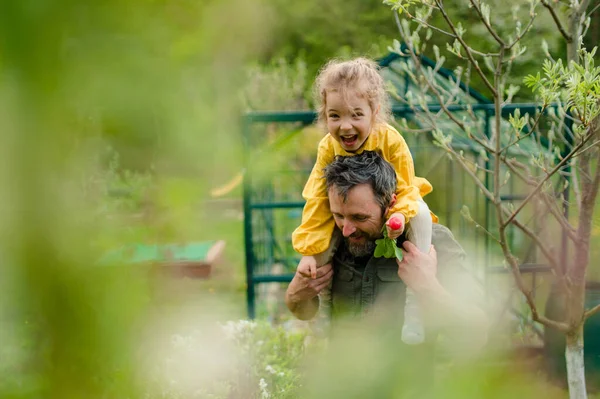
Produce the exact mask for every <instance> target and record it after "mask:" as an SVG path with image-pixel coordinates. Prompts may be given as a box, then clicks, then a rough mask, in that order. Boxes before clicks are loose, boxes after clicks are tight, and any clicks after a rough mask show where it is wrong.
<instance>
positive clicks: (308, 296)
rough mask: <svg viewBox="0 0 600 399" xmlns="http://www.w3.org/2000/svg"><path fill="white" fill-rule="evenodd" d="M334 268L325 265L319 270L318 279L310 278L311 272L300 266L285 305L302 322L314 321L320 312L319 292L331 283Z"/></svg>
mask: <svg viewBox="0 0 600 399" xmlns="http://www.w3.org/2000/svg"><path fill="white" fill-rule="evenodd" d="M332 278H333V268H332V266H331V265H330V264H329V265H325V266H323V267H320V268H318V269H317V278H315V279H313V278H311V277H310V271H309V270H301V266H298V270H296V274H295V275H294V278H293V279H292V281H291V282H290V285H288V288H287V291H286V292H285V304H286V306H287V307H288V309H289V310H290V312H292V313H293V314H294V316H296V317H297V318H299V319H300V320H310V319H312V318H313V317H314V316H315V315H316V314H317V311H318V310H319V298H318V296H317V295H319V292H321V290H322V289H323V288H325V287H327V285H328V284H329V283H330V282H331V279H332Z"/></svg>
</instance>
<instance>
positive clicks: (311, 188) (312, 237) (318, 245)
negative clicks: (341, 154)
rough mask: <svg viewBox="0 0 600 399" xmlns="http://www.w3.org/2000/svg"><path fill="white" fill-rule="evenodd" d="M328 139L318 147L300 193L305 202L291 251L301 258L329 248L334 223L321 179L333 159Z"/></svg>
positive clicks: (322, 179) (293, 237)
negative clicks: (314, 160)
mask: <svg viewBox="0 0 600 399" xmlns="http://www.w3.org/2000/svg"><path fill="white" fill-rule="evenodd" d="M330 140H331V139H330V136H329V135H327V136H325V137H324V138H323V139H322V140H321V142H320V143H319V149H318V151H317V161H316V162H315V165H314V167H313V169H312V171H311V173H310V176H309V178H308V181H307V182H306V185H305V186H304V190H303V191H302V196H303V197H304V199H305V200H306V204H305V205H304V209H303V211H302V222H301V224H300V226H299V227H298V228H297V229H296V230H295V231H294V232H293V233H292V245H293V247H294V250H295V251H297V252H298V253H300V254H302V255H316V254H320V253H322V252H325V250H326V249H327V248H328V247H329V243H330V241H331V235H332V234H333V229H334V227H335V222H334V220H333V216H332V215H331V211H330V210H329V199H328V197H327V185H326V182H325V179H324V178H323V169H324V168H325V166H327V165H329V164H330V163H331V162H332V161H333V158H334V151H333V147H332V146H331V142H330Z"/></svg>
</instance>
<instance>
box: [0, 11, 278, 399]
mask: <svg viewBox="0 0 600 399" xmlns="http://www.w3.org/2000/svg"><path fill="white" fill-rule="evenodd" d="M267 16H268V9H267V8H266V7H265V6H264V5H263V4H261V2H260V1H239V0H231V1H229V0H227V1H186V0H182V1H155V0H152V1H137V0H125V1H121V0H120V1H110V0H109V1H98V2H78V1H71V0H63V1H61V0H54V1H46V0H42V1H36V0H25V1H17V2H14V1H3V2H0V105H1V106H0V143H1V145H0V192H1V193H2V200H1V202H0V259H1V260H0V261H1V262H2V267H1V269H0V270H1V272H0V273H1V274H0V289H1V291H2V293H3V295H2V297H3V299H2V301H1V302H0V374H1V375H2V377H0V397H19V398H26V397H32V398H33V397H44V398H82V397H86V398H94V397H129V398H133V397H138V396H141V395H142V394H143V389H140V387H142V386H143V382H142V380H141V379H140V378H139V376H138V373H137V364H136V359H137V354H136V350H137V348H136V345H135V342H136V341H137V340H139V338H140V334H141V333H142V332H143V331H144V329H147V328H149V327H148V325H147V323H146V317H147V315H148V313H149V311H150V309H151V308H150V306H151V305H152V304H153V295H154V294H153V291H152V290H151V288H152V286H153V284H155V283H154V282H153V281H152V280H151V278H150V277H149V275H148V273H146V271H145V270H142V269H140V270H137V269H135V268H130V267H110V266H108V267H103V266H100V265H98V262H97V260H98V259H99V258H100V257H101V255H102V254H103V253H104V251H106V250H107V249H109V248H114V247H118V246H120V245H125V244H127V243H131V242H140V241H141V242H149V243H151V242H162V241H169V240H174V241H176V242H177V241H191V240H206V239H218V238H222V237H218V236H216V235H223V234H224V233H223V232H222V231H221V232H219V231H218V230H215V228H213V227H214V226H218V225H220V224H219V222H220V220H219V219H218V218H216V217H212V218H207V217H205V216H206V215H205V213H203V212H201V211H199V210H202V209H204V208H203V207H204V205H203V204H204V202H205V200H206V199H207V198H208V190H209V189H210V188H211V187H213V186H215V185H217V184H219V183H220V182H222V181H223V180H225V179H226V178H229V177H230V176H231V174H232V173H234V172H237V171H239V168H240V165H241V149H240V148H241V146H240V142H241V140H240V137H239V129H238V125H239V121H238V120H239V117H238V116H237V115H239V102H238V99H237V96H236V95H237V93H236V90H237V86H238V85H239V83H240V77H241V76H242V74H241V72H240V71H241V69H240V67H241V65H242V63H243V62H244V60H246V59H247V57H248V56H249V55H251V54H253V53H254V52H257V51H260V49H261V46H262V44H263V43H264V40H265V34H266V33H268V30H267V27H268V23H265V18H266V17H267ZM240 38H243V40H240ZM107 149H110V151H108V152H107ZM111 153H116V154H118V160H119V161H118V162H117V163H111V159H112V158H113V157H114V156H113V155H108V156H107V155H106V154H111ZM125 170H130V171H133V172H131V173H133V174H130V175H129V176H125V180H124V181H126V183H125V184H121V185H120V186H121V188H123V187H124V190H125V196H128V198H129V203H127V201H123V200H122V199H119V196H118V195H116V196H115V195H114V192H112V191H111V190H113V189H114V188H115V187H116V186H119V184H117V183H118V182H117V180H118V179H123V178H124V173H125ZM138 176H139V178H138ZM144 176H146V177H144ZM136 179H137V180H136ZM136 182H137V183H136ZM138 183H139V184H138ZM113 191H114V190H113ZM150 210H153V212H154V213H152V214H151V215H150V213H151V211H150ZM165 210H168V211H165ZM136 211H137V212H138V213H141V216H140V215H137V216H140V217H138V218H136V217H135V216H136V215H135V212H136ZM144 216H148V218H144ZM238 227H239V230H238V231H239V232H240V233H241V224H240V221H239V220H236V219H234V224H233V228H234V229H237V228H238ZM227 231H228V232H229V231H231V226H229V227H228V228H227ZM210 232H212V233H214V235H212V234H210ZM225 234H230V233H225ZM236 241H237V242H236ZM240 241H241V239H240V238H237V239H235V240H232V242H230V243H229V244H230V245H232V246H239V245H240ZM236 253H237V252H236ZM238 261H239V260H238ZM115 266H118V265H115ZM207 311H208V310H207Z"/></svg>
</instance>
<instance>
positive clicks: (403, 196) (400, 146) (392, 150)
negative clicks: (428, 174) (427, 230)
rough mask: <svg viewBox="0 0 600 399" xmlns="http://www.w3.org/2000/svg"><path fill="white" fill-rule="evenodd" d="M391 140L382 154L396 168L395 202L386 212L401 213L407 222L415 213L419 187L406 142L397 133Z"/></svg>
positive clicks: (390, 213) (417, 207) (419, 195)
mask: <svg viewBox="0 0 600 399" xmlns="http://www.w3.org/2000/svg"><path fill="white" fill-rule="evenodd" d="M396 135H397V137H396V139H395V140H393V142H391V143H390V145H388V147H387V148H386V151H384V156H386V159H387V161H388V162H390V163H391V164H392V166H393V167H394V169H395V170H396V182H397V185H398V186H397V188H396V203H395V204H394V206H393V207H392V208H391V209H390V211H389V212H388V216H391V215H392V214H393V213H401V214H403V215H404V217H405V219H406V220H405V223H408V222H409V221H410V219H411V218H412V217H414V216H415V215H416V214H417V211H418V209H419V206H418V204H417V201H418V200H419V199H420V198H421V194H420V192H419V188H418V187H417V186H416V185H415V166H414V163H413V159H412V156H411V155H410V150H409V149H408V146H407V145H406V142H405V141H404V139H403V138H402V136H400V135H399V134H397V133H396Z"/></svg>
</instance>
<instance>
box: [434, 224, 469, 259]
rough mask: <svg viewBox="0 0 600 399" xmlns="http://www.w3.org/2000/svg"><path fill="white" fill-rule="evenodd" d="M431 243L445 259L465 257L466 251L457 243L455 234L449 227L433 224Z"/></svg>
mask: <svg viewBox="0 0 600 399" xmlns="http://www.w3.org/2000/svg"><path fill="white" fill-rule="evenodd" d="M431 243H432V244H433V245H434V247H435V250H436V251H437V253H438V254H440V255H443V256H444V257H447V256H451V255H453V256H459V257H464V256H465V251H464V249H463V248H462V247H461V246H460V244H459V243H458V241H456V238H454V234H452V232H451V231H450V229H449V228H448V227H446V226H444V225H442V224H439V223H434V224H433V232H432V236H431Z"/></svg>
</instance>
